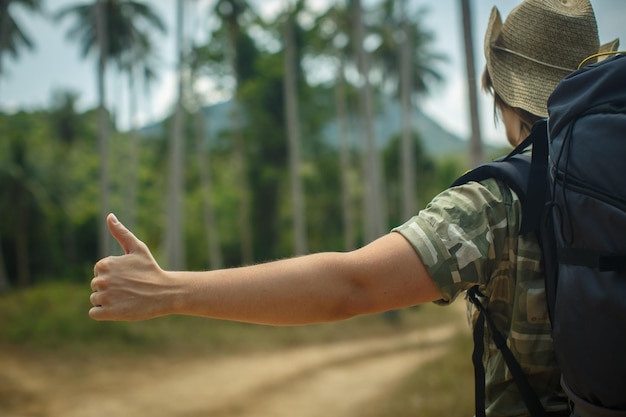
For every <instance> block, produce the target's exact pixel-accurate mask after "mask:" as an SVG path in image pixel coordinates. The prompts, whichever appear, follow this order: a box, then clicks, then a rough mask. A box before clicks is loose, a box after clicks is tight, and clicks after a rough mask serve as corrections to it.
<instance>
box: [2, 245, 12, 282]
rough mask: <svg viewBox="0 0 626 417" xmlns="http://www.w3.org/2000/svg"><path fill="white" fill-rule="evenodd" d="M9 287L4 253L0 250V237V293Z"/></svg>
mask: <svg viewBox="0 0 626 417" xmlns="http://www.w3.org/2000/svg"><path fill="white" fill-rule="evenodd" d="M10 288H11V283H10V282H9V274H8V273H7V267H6V263H5V261H4V253H3V251H2V238H0V294H2V293H5V292H7V291H8V290H9V289H10Z"/></svg>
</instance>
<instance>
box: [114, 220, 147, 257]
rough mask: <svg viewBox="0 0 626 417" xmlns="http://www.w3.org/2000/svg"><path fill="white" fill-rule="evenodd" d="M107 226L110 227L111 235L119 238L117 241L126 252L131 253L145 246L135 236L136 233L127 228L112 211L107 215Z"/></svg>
mask: <svg viewBox="0 0 626 417" xmlns="http://www.w3.org/2000/svg"><path fill="white" fill-rule="evenodd" d="M107 226H108V227H109V231H110V232H111V235H112V236H113V237H114V238H115V240H117V243H119V244H120V246H121V247H122V249H123V250H124V253H126V254H129V253H133V252H138V251H141V249H142V248H143V244H142V242H141V241H140V240H139V239H137V237H135V235H134V234H132V232H131V231H130V230H128V229H127V228H126V226H124V225H123V224H122V223H120V221H119V220H118V219H117V217H115V214H113V213H110V214H109V215H108V216H107Z"/></svg>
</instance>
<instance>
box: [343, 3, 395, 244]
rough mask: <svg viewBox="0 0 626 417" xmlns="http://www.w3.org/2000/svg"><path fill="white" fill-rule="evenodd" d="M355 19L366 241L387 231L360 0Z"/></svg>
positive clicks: (354, 4)
mask: <svg viewBox="0 0 626 417" xmlns="http://www.w3.org/2000/svg"><path fill="white" fill-rule="evenodd" d="M350 7H351V9H350V10H351V12H352V17H353V19H354V33H353V36H354V45H353V46H354V48H355V54H356V56H357V66H358V71H359V74H360V78H361V84H362V85H361V95H362V97H361V100H360V101H359V103H360V105H361V112H360V113H361V118H362V122H363V125H364V129H365V139H366V142H365V147H364V148H365V149H364V151H363V159H362V164H363V173H364V175H365V193H364V201H363V210H364V218H365V219H364V227H365V229H364V231H365V233H364V238H365V241H366V242H371V241H373V240H374V239H376V238H378V237H379V236H381V235H383V234H384V233H385V230H386V227H385V213H384V208H383V194H382V178H381V177H382V173H381V162H380V155H379V152H378V148H377V144H376V134H375V132H374V125H373V120H374V114H375V110H374V97H373V91H372V86H371V83H370V62H369V54H368V53H367V52H366V51H365V48H364V46H363V42H364V40H365V25H364V23H363V15H362V14H363V13H362V7H361V1H360V0H351V2H350Z"/></svg>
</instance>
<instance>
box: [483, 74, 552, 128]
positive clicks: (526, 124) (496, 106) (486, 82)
mask: <svg viewBox="0 0 626 417" xmlns="http://www.w3.org/2000/svg"><path fill="white" fill-rule="evenodd" d="M482 88H483V90H484V91H486V92H488V93H489V94H491V95H492V96H493V118H494V121H495V122H496V124H497V122H498V120H499V119H500V114H501V113H502V111H503V110H504V109H511V110H512V111H513V112H515V113H516V114H517V115H518V116H519V118H520V120H521V122H522V123H521V129H527V130H528V132H530V131H531V129H532V127H533V124H535V122H536V121H538V120H541V119H542V117H540V116H537V115H535V114H532V113H530V112H529V111H526V110H524V109H521V108H519V107H512V106H510V105H508V104H507V103H506V102H505V101H504V100H503V99H502V97H500V95H499V94H498V93H497V92H496V90H495V89H494V88H493V81H492V80H491V75H490V74H489V70H488V69H487V67H485V70H484V71H483V76H482ZM520 133H521V132H520Z"/></svg>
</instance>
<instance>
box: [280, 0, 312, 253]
mask: <svg viewBox="0 0 626 417" xmlns="http://www.w3.org/2000/svg"><path fill="white" fill-rule="evenodd" d="M293 25H294V15H293V12H292V10H288V11H287V20H286V22H285V27H284V37H285V57H284V64H285V78H284V84H283V92H284V95H285V113H286V114H285V119H286V121H287V140H288V144H289V178H290V184H291V201H292V210H293V228H294V244H295V255H304V254H305V253H306V252H307V251H308V248H307V233H306V221H305V208H304V192H303V190H302V178H301V176H300V120H299V117H298V98H297V87H296V62H295V61H296V53H295V45H294V38H293Z"/></svg>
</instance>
